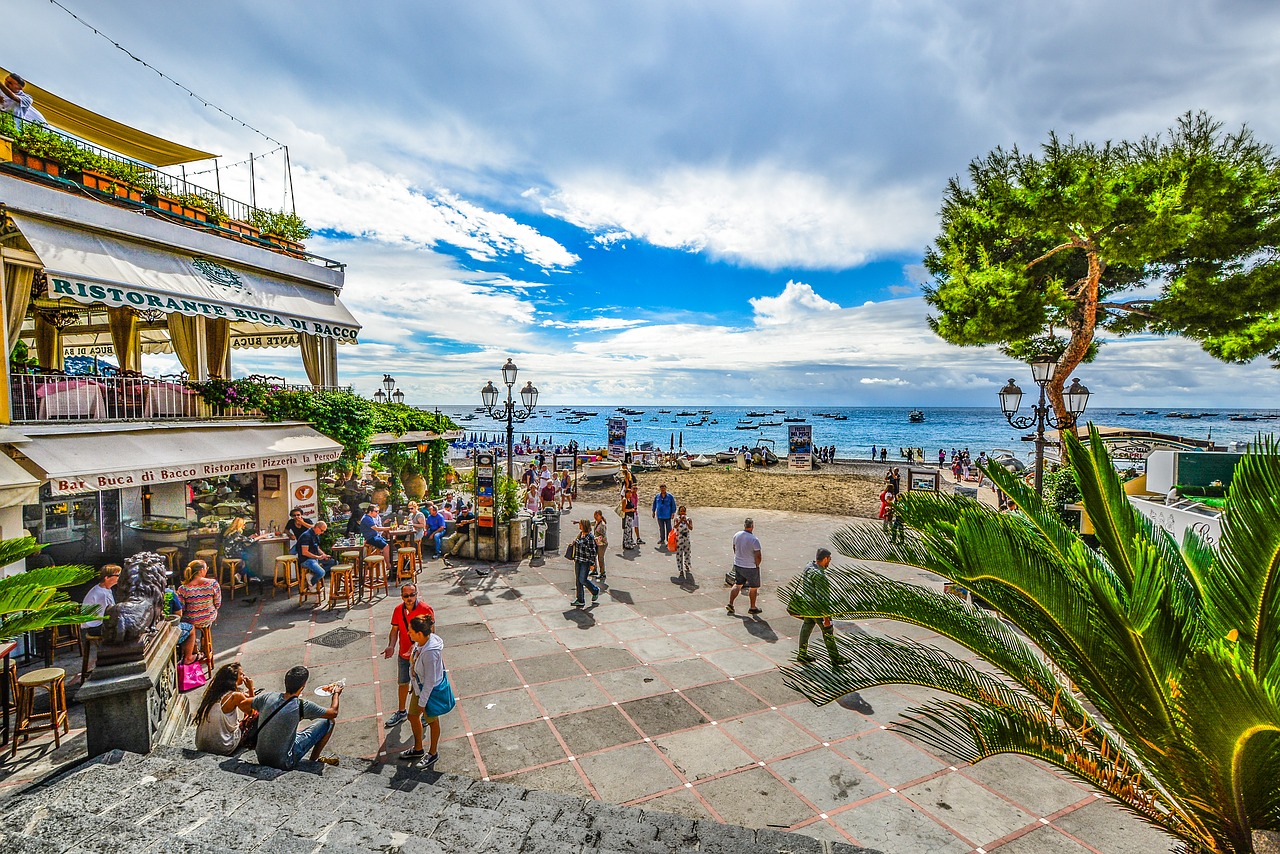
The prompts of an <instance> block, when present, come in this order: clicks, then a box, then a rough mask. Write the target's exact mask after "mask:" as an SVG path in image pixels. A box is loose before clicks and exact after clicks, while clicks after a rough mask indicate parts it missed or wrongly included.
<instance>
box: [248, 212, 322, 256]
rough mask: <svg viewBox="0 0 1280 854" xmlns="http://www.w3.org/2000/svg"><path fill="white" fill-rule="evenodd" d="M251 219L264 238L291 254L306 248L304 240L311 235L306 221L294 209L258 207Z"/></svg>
mask: <svg viewBox="0 0 1280 854" xmlns="http://www.w3.org/2000/svg"><path fill="white" fill-rule="evenodd" d="M249 221H250V222H251V223H253V225H254V226H255V227H257V229H258V230H259V231H260V232H261V233H262V236H263V237H264V238H266V239H267V240H268V241H270V242H271V243H274V244H275V245H277V246H279V247H280V248H282V249H287V250H289V252H290V253H291V254H299V253H301V252H302V251H303V250H304V248H305V247H304V246H303V244H302V241H304V240H306V239H307V238H308V237H310V236H311V229H310V228H308V227H307V223H306V221H305V220H303V219H302V217H300V216H298V215H297V214H296V213H293V212H292V211H273V210H270V209H268V208H257V209H255V210H254V211H253V213H252V214H250V216H249Z"/></svg>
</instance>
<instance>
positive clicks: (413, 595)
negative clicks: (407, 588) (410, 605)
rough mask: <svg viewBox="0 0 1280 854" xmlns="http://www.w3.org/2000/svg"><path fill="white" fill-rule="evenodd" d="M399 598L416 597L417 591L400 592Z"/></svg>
mask: <svg viewBox="0 0 1280 854" xmlns="http://www.w3.org/2000/svg"><path fill="white" fill-rule="evenodd" d="M400 598H401V599H417V598H418V594H417V593H401V594H400Z"/></svg>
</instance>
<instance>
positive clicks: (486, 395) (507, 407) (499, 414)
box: [480, 359, 538, 478]
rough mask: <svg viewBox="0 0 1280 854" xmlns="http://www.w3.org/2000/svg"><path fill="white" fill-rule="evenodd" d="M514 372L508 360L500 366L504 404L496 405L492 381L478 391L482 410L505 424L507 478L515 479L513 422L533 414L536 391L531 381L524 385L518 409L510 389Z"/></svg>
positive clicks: (512, 385) (513, 379)
mask: <svg viewBox="0 0 1280 854" xmlns="http://www.w3.org/2000/svg"><path fill="white" fill-rule="evenodd" d="M516 370H517V368H516V366H515V363H514V362H512V361H511V360H510V359H507V363H506V364H505V365H503V366H502V382H503V384H504V385H506V387H507V399H506V402H505V403H501V404H499V403H498V387H497V386H495V385H494V384H493V380H490V381H489V382H488V383H487V384H486V385H485V387H484V388H482V389H480V400H481V402H482V403H484V408H485V410H486V411H487V412H488V413H489V415H490V417H492V418H495V419H497V420H498V421H504V420H505V421H506V422H507V477H509V478H514V477H515V475H514V473H513V469H512V464H513V463H512V461H513V458H514V457H515V445H514V436H515V422H517V421H525V420H527V419H528V418H529V416H530V415H532V414H533V407H534V406H535V405H537V403H538V390H537V389H536V388H534V387H533V381H532V380H530V381H528V382H527V383H525V386H524V388H522V389H520V403H521V404H523V405H524V408H523V409H519V408H518V407H517V406H516V403H515V400H514V399H513V398H512V396H511V389H512V387H514V386H515V384H516ZM495 407H496V409H495Z"/></svg>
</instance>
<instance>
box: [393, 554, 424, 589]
mask: <svg viewBox="0 0 1280 854" xmlns="http://www.w3.org/2000/svg"><path fill="white" fill-rule="evenodd" d="M418 560H419V559H418V550H417V549H415V548H413V547H412V546H408V547H406V548H399V549H396V583H397V584H398V583H400V582H401V581H417V580H418V566H419V563H418Z"/></svg>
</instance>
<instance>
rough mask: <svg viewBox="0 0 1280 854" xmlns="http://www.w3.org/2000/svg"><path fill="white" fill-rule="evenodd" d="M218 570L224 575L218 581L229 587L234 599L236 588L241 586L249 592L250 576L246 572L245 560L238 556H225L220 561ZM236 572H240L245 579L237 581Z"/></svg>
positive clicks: (228, 589)
mask: <svg viewBox="0 0 1280 854" xmlns="http://www.w3.org/2000/svg"><path fill="white" fill-rule="evenodd" d="M218 571H219V572H220V573H221V574H222V576H223V578H222V579H221V580H219V582H218V583H219V584H221V585H222V586H223V587H225V588H226V589H227V591H228V592H229V593H230V595H231V599H232V600H234V599H235V598H236V588H240V589H241V590H243V591H244V592H245V593H246V594H247V593H248V592H249V576H248V575H245V574H244V561H243V560H241V559H240V558H238V557H224V558H222V560H221V561H220V565H219V567H218ZM236 573H240V574H241V575H242V576H243V577H244V580H243V581H236Z"/></svg>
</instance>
